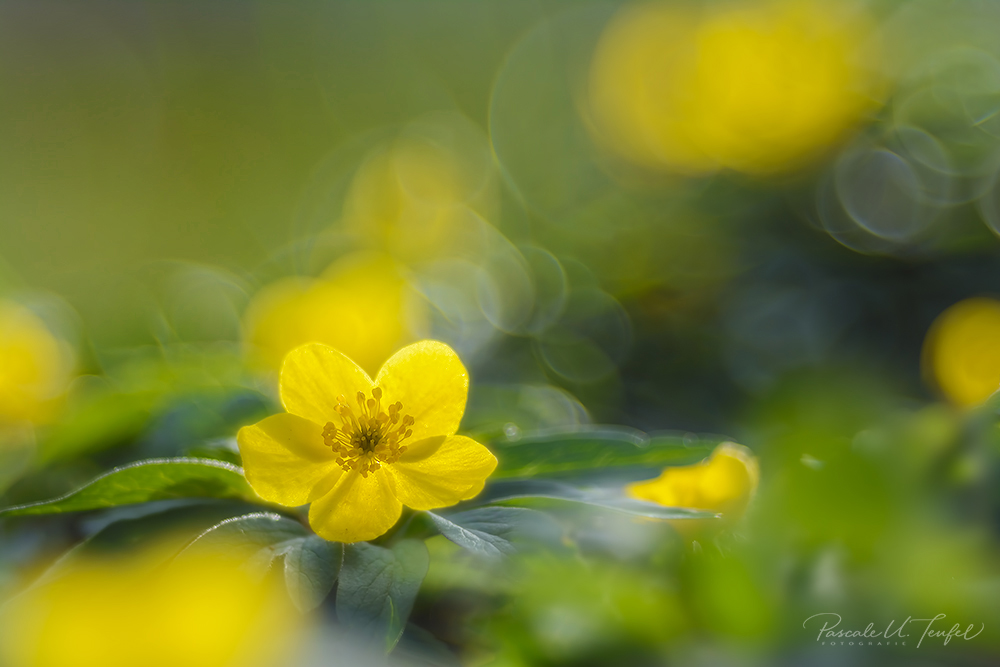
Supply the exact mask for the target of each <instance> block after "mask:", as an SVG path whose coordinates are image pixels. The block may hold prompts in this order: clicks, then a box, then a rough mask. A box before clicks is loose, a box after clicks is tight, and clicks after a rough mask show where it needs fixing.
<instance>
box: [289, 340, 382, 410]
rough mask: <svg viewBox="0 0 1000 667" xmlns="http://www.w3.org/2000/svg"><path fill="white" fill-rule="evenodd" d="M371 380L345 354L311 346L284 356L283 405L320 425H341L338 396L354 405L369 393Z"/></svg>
mask: <svg viewBox="0 0 1000 667" xmlns="http://www.w3.org/2000/svg"><path fill="white" fill-rule="evenodd" d="M371 388H372V380H371V378H370V377H368V374H367V373H365V372H364V371H363V370H361V368H360V367H359V366H358V365H357V364H356V363H354V362H353V361H351V360H350V359H348V358H347V357H345V356H344V355H343V354H341V353H340V352H338V351H337V350H335V349H333V348H332V347H327V346H326V345H323V344H322V343H308V344H306V345H303V346H301V347H297V348H295V349H294V350H292V351H291V352H289V353H288V354H287V355H286V356H285V362H284V364H282V366H281V380H280V390H281V403H282V405H284V406H285V409H286V410H288V411H289V412H291V413H292V414H293V415H298V416H300V417H305V418H306V419H308V420H310V421H314V422H316V423H317V424H321V425H325V424H326V423H327V422H329V421H333V422H334V423H335V424H340V418H339V416H338V415H337V412H336V410H335V408H336V407H337V397H338V396H344V397H345V398H346V399H347V400H348V402H349V403H350V404H351V405H353V404H354V397H355V396H356V395H357V393H358V392H359V391H363V392H365V394H369V393H370V392H371Z"/></svg>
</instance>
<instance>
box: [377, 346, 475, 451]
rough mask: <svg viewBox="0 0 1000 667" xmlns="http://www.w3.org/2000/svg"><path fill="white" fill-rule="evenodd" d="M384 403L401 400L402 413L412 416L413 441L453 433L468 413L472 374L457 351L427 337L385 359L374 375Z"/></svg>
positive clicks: (411, 439)
mask: <svg viewBox="0 0 1000 667" xmlns="http://www.w3.org/2000/svg"><path fill="white" fill-rule="evenodd" d="M375 384H376V385H378V386H379V387H380V388H381V389H382V392H383V393H384V396H385V398H384V399H383V405H389V404H391V403H395V402H396V401H400V402H402V404H403V410H402V414H404V415H409V416H411V417H413V419H414V420H415V423H414V424H413V426H412V427H411V430H412V431H413V434H412V435H411V436H410V441H414V442H415V441H418V440H423V439H424V438H429V437H433V436H436V435H452V434H454V433H455V431H457V430H458V424H459V422H461V421H462V415H463V414H464V413H465V399H466V397H467V395H468V393H469V374H468V372H467V371H466V370H465V366H463V365H462V361H461V359H459V358H458V355H457V354H455V351H454V350H452V349H451V348H450V347H448V346H447V345H445V344H444V343H439V342H438V341H435V340H424V341H420V342H419V343H414V344H413V345H407V346H406V347H404V348H403V349H402V350H400V351H399V352H397V353H396V354H394V355H393V356H392V358H390V359H389V361H387V362H385V365H384V366H382V370H380V371H379V372H378V377H377V378H376V379H375Z"/></svg>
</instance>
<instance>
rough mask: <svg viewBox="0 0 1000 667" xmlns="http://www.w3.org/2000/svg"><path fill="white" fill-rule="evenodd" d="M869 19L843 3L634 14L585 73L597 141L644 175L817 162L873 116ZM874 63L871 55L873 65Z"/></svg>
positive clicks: (663, 7)
mask: <svg viewBox="0 0 1000 667" xmlns="http://www.w3.org/2000/svg"><path fill="white" fill-rule="evenodd" d="M866 32H867V28H866V22H865V21H864V20H863V19H862V18H859V17H858V16H856V15H853V16H852V15H848V14H847V13H846V12H845V11H844V6H843V4H842V3H837V2H829V1H827V2H817V1H810V0H785V1H780V0H779V1H750V0H747V1H743V2H735V3H726V4H722V5H719V6H717V7H713V8H711V9H706V10H705V11H704V12H703V13H697V12H695V11H693V10H692V9H689V8H681V7H677V6H674V5H667V4H647V5H639V6H634V7H628V8H626V9H624V10H622V11H621V12H620V13H619V15H618V16H617V17H616V18H615V19H614V20H613V21H612V22H611V24H610V25H609V26H608V27H607V28H606V30H605V32H604V34H603V35H602V37H601V40H600V42H599V44H598V47H597V49H596V51H595V54H594V58H593V62H592V65H591V72H590V88H589V114H590V117H589V121H590V124H591V127H592V130H593V131H594V133H595V135H596V136H597V138H598V141H600V142H602V143H604V144H605V145H607V146H608V148H610V149H611V150H613V151H615V152H617V153H618V154H619V155H621V156H622V157H624V158H625V159H627V160H629V161H631V162H634V163H637V164H639V165H642V166H644V167H647V168H654V169H666V170H670V171H677V172H683V173H706V172H710V171H713V170H715V169H717V168H720V167H725V168H730V169H734V170H737V171H742V172H747V173H752V174H762V173H771V172H776V171H781V170H786V169H790V168H794V167H796V166H800V165H801V164H802V163H803V162H806V161H808V160H810V159H812V158H815V157H817V156H818V154H820V153H821V152H822V151H823V150H825V149H826V148H828V147H829V146H830V145H831V144H833V143H834V142H836V141H837V140H838V139H839V138H840V137H841V136H842V135H843V134H844V133H845V132H846V131H847V130H849V129H850V128H851V127H852V126H853V125H855V124H856V123H857V122H858V121H859V119H860V117H861V115H862V114H863V113H864V112H865V111H866V110H867V109H869V108H871V107H872V104H873V101H872V95H873V90H874V82H873V80H872V77H871V75H870V74H869V73H868V70H866V69H864V68H863V67H862V61H863V60H864V59H863V58H862V57H860V51H861V49H862V41H863V39H864V37H865V36H866ZM869 58H870V56H869Z"/></svg>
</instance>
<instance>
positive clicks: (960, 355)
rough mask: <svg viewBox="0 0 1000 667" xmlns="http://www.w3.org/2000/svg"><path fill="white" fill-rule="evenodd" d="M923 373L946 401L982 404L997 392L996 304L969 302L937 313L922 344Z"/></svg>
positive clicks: (999, 318) (999, 310)
mask: <svg viewBox="0 0 1000 667" xmlns="http://www.w3.org/2000/svg"><path fill="white" fill-rule="evenodd" d="M923 362H924V372H925V373H926V374H927V375H928V376H929V379H931V380H932V381H934V382H935V383H936V384H937V386H938V387H939V388H940V390H941V391H942V392H943V393H944V395H945V396H947V397H948V399H949V400H950V401H952V402H953V403H955V404H957V405H960V406H966V407H968V406H974V405H978V404H980V403H982V402H983V401H985V400H986V399H987V398H989V396H990V394H992V393H993V392H995V391H997V389H1000V301H995V300H994V299H987V298H982V297H979V298H973V299H966V300H965V301H960V302H959V303H957V304H955V305H953V306H952V307H950V308H948V309H947V310H946V311H944V312H943V313H941V314H940V315H939V316H938V318H937V319H936V320H935V321H934V324H933V325H932V326H931V328H930V330H929V331H928V332H927V338H926V339H925V341H924V354H923Z"/></svg>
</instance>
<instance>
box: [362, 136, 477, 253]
mask: <svg viewBox="0 0 1000 667" xmlns="http://www.w3.org/2000/svg"><path fill="white" fill-rule="evenodd" d="M471 143H473V142H472V140H471V139H467V140H466V141H465V142H464V143H460V144H459V145H458V146H447V145H444V144H442V143H441V142H440V141H434V140H432V138H430V137H425V136H421V135H420V134H415V135H411V136H406V137H401V138H400V139H397V140H396V141H394V142H391V143H390V144H388V145H386V146H383V147H380V148H378V149H377V150H375V151H373V152H372V154H371V155H370V156H369V157H368V159H367V160H366V161H365V162H364V163H363V164H362V165H361V167H360V168H359V169H358V171H357V173H356V174H355V175H354V179H353V181H352V182H351V186H350V189H349V191H348V194H347V200H346V202H345V204H344V220H343V222H344V226H345V228H346V229H348V230H350V231H352V232H354V233H356V234H358V235H359V236H360V237H361V238H363V239H365V240H367V241H368V242H369V243H370V244H371V245H372V246H374V247H376V248H378V249H380V250H384V251H386V252H388V253H390V254H391V255H392V256H393V257H395V258H397V259H399V260H400V261H403V262H406V263H408V264H417V263H420V262H422V261H427V260H432V259H435V258H438V257H446V256H470V255H472V256H474V255H476V253H478V252H479V251H480V245H481V244H482V241H483V239H482V238H481V225H480V223H479V218H478V216H486V217H489V215H490V213H491V212H492V210H493V208H494V207H495V201H494V200H495V198H496V188H495V186H494V183H493V180H494V179H493V164H492V156H491V154H490V153H489V150H488V145H484V146H483V147H479V146H476V145H467V144H471Z"/></svg>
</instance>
